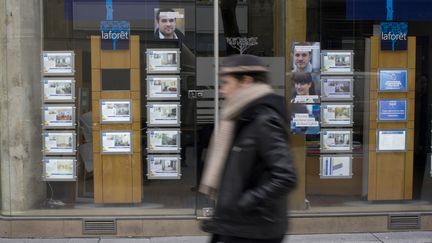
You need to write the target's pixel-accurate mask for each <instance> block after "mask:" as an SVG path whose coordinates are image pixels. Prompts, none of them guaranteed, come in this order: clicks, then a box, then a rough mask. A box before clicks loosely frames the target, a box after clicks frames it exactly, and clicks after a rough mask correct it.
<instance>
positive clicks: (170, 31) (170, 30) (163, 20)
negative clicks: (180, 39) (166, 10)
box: [158, 14, 176, 38]
mask: <svg viewBox="0 0 432 243" xmlns="http://www.w3.org/2000/svg"><path fill="white" fill-rule="evenodd" d="M158 24H159V31H160V32H161V33H162V34H163V35H164V36H166V37H170V38H173V37H174V36H173V35H174V30H175V28H176V19H175V18H168V17H167V16H163V15H162V14H161V15H160V16H159V22H158Z"/></svg>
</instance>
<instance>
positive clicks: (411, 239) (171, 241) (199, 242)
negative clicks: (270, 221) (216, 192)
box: [0, 231, 432, 243]
mask: <svg viewBox="0 0 432 243" xmlns="http://www.w3.org/2000/svg"><path fill="white" fill-rule="evenodd" d="M208 240H209V237H207V236H178V237H151V238H109V237H106V238H105V237H102V238H70V239H0V243H3V242H4V243H27V242H28V243H207V242H208ZM288 242H289V243H291V242H299V243H309V242H319V243H337V242H368V243H373V242H385V243H387V242H389V243H432V231H415V232H386V233H353V234H312V235H287V236H286V237H285V240H284V243H288Z"/></svg>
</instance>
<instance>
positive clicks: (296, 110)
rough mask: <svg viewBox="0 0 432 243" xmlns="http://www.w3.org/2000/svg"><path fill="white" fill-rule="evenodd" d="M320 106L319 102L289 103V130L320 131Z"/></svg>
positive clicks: (305, 132) (298, 132)
mask: <svg viewBox="0 0 432 243" xmlns="http://www.w3.org/2000/svg"><path fill="white" fill-rule="evenodd" d="M320 118H321V106H320V105H319V104H310V105H309V104H300V103H292V104H291V132H292V133H293V134H319V133H320Z"/></svg>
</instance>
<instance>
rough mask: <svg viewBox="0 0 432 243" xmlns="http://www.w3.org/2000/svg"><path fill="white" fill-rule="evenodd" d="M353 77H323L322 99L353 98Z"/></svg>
mask: <svg viewBox="0 0 432 243" xmlns="http://www.w3.org/2000/svg"><path fill="white" fill-rule="evenodd" d="M353 81H354V80H353V78H352V77H326V76H322V77H321V100H322V101H339V100H352V99H353V93H354V82H353Z"/></svg>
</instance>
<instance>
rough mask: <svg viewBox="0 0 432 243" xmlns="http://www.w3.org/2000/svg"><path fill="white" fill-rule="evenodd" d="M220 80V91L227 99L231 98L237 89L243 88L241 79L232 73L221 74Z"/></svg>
mask: <svg viewBox="0 0 432 243" xmlns="http://www.w3.org/2000/svg"><path fill="white" fill-rule="evenodd" d="M220 81H221V83H220V89H219V92H220V93H221V95H222V96H223V97H224V98H226V99H228V98H230V97H231V96H232V95H233V94H234V93H235V92H236V91H237V90H239V89H241V88H242V84H241V83H240V81H239V80H238V79H236V78H235V77H234V76H232V75H224V76H221V78H220Z"/></svg>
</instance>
